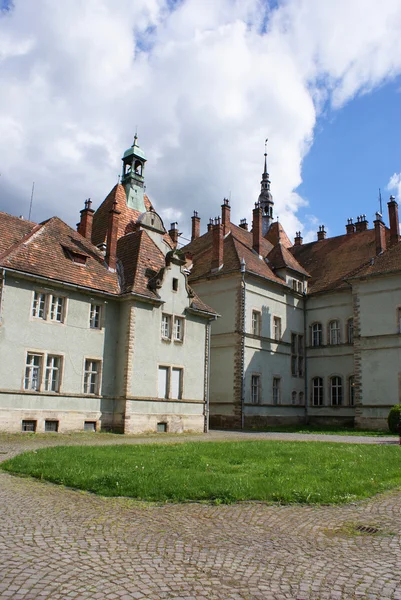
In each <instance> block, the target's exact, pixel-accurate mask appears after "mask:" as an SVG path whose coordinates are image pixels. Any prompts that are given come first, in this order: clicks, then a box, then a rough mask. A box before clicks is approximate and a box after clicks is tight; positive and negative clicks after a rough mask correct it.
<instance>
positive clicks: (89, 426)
mask: <svg viewBox="0 0 401 600" xmlns="http://www.w3.org/2000/svg"><path fill="white" fill-rule="evenodd" d="M84 431H93V432H95V431H96V421H85V422H84Z"/></svg>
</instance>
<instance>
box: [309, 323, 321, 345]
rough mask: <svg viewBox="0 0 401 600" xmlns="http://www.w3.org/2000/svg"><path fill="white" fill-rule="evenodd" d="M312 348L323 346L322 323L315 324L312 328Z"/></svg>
mask: <svg viewBox="0 0 401 600" xmlns="http://www.w3.org/2000/svg"><path fill="white" fill-rule="evenodd" d="M311 333H312V336H311V344H312V346H321V345H322V344H323V327H322V324H321V323H313V325H312V327H311Z"/></svg>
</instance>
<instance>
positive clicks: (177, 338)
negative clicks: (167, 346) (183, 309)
mask: <svg viewBox="0 0 401 600" xmlns="http://www.w3.org/2000/svg"><path fill="white" fill-rule="evenodd" d="M178 325H179V327H178ZM184 328H185V319H184V317H180V316H179V315H174V318H173V340H174V342H181V343H182V342H183V341H184ZM178 330H180V332H179V335H178V336H177V335H176V334H177V331H178Z"/></svg>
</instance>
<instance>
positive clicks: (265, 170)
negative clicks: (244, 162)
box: [264, 138, 269, 173]
mask: <svg viewBox="0 0 401 600" xmlns="http://www.w3.org/2000/svg"><path fill="white" fill-rule="evenodd" d="M268 141H269V138H266V139H265V169H264V173H267V142H268Z"/></svg>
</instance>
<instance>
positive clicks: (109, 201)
mask: <svg viewBox="0 0 401 600" xmlns="http://www.w3.org/2000/svg"><path fill="white" fill-rule="evenodd" d="M114 201H116V202H117V209H118V210H119V211H120V213H121V214H120V215H119V218H118V237H121V236H123V235H124V234H125V230H126V227H127V225H129V224H130V223H136V221H137V219H138V217H139V216H140V215H141V212H140V211H139V210H134V209H133V208H129V206H127V198H126V195H125V189H124V187H123V186H122V185H121V183H118V184H117V185H115V186H114V187H113V189H112V190H111V192H110V194H109V195H108V196H107V197H106V198H105V200H103V202H102V204H101V205H100V206H99V208H98V209H97V210H96V211H95V214H94V215H93V225H92V242H93V243H94V244H95V246H98V245H99V244H102V243H105V242H106V237H107V227H108V224H109V213H110V210H111V209H112V208H113V203H114ZM145 208H146V210H151V209H152V208H153V207H152V204H151V202H150V200H149V198H148V197H147V196H146V194H145Z"/></svg>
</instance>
